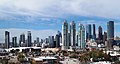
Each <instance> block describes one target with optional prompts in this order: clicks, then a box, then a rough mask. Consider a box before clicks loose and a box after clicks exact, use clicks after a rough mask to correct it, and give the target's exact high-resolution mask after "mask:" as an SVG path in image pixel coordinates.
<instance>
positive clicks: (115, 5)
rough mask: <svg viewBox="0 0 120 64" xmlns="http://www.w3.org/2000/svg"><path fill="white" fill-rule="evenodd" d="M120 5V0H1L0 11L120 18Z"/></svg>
mask: <svg viewBox="0 0 120 64" xmlns="http://www.w3.org/2000/svg"><path fill="white" fill-rule="evenodd" d="M119 6H120V0H0V13H1V14H2V15H8V13H9V14H20V15H32V16H42V17H64V16H67V15H69V14H72V15H80V16H88V17H89V16H97V17H104V18H112V19H120V18H119V17H120V12H119V11H120V7H119ZM6 13H7V14H6Z"/></svg>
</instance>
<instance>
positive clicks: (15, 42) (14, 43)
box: [12, 37, 17, 47]
mask: <svg viewBox="0 0 120 64" xmlns="http://www.w3.org/2000/svg"><path fill="white" fill-rule="evenodd" d="M12 47H17V37H13V38H12Z"/></svg>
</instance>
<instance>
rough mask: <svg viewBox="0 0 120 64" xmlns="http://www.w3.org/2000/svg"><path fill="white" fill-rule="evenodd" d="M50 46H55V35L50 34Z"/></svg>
mask: <svg viewBox="0 0 120 64" xmlns="http://www.w3.org/2000/svg"><path fill="white" fill-rule="evenodd" d="M49 46H50V48H54V47H55V46H54V36H49Z"/></svg>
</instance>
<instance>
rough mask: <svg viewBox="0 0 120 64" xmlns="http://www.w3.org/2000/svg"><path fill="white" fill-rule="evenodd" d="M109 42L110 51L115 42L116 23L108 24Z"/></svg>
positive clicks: (110, 22)
mask: <svg viewBox="0 0 120 64" xmlns="http://www.w3.org/2000/svg"><path fill="white" fill-rule="evenodd" d="M107 41H108V49H111V48H112V44H113V42H114V21H109V22H107Z"/></svg>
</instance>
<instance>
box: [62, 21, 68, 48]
mask: <svg viewBox="0 0 120 64" xmlns="http://www.w3.org/2000/svg"><path fill="white" fill-rule="evenodd" d="M68 47H69V43H68V23H67V21H64V23H63V25H62V49H63V50H64V49H68Z"/></svg>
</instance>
